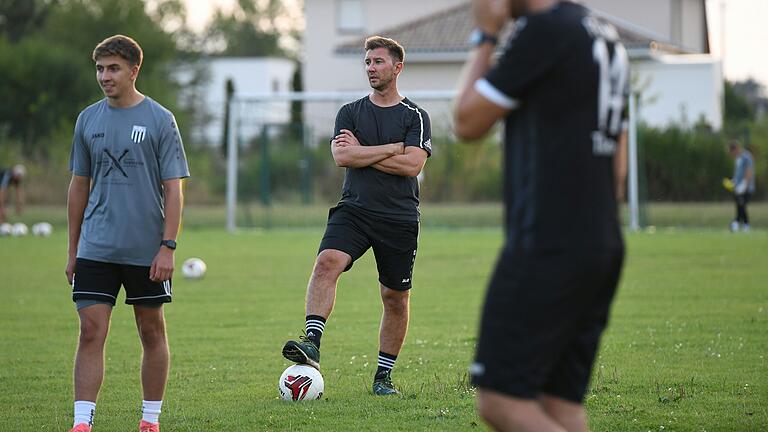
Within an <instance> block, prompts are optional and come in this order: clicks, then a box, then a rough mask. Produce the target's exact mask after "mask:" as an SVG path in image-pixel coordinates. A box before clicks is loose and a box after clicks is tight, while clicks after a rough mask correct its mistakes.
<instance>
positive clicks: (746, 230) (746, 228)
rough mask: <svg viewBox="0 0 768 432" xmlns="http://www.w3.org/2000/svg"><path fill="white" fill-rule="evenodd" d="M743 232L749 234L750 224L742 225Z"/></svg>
mask: <svg viewBox="0 0 768 432" xmlns="http://www.w3.org/2000/svg"><path fill="white" fill-rule="evenodd" d="M741 230H742V231H743V232H749V224H744V225H742V227H741Z"/></svg>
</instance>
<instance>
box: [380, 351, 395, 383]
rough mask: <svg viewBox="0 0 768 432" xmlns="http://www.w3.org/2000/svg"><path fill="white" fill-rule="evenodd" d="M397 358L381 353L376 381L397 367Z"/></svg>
mask: <svg viewBox="0 0 768 432" xmlns="http://www.w3.org/2000/svg"><path fill="white" fill-rule="evenodd" d="M395 361H397V356H396V355H392V354H387V353H385V352H383V351H379V367H378V369H376V379H379V378H383V377H384V376H386V375H387V374H389V372H390V371H391V370H392V368H393V367H395Z"/></svg>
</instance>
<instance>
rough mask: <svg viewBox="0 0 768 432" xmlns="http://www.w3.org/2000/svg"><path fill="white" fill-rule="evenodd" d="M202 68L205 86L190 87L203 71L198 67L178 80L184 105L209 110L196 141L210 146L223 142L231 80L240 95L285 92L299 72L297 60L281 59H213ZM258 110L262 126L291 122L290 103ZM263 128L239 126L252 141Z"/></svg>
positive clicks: (198, 126)
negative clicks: (295, 73)
mask: <svg viewBox="0 0 768 432" xmlns="http://www.w3.org/2000/svg"><path fill="white" fill-rule="evenodd" d="M201 66H202V69H203V70H202V73H203V74H204V79H203V83H202V85H199V86H193V85H190V83H191V81H192V80H193V79H195V77H196V74H197V73H200V72H201V71H200V70H195V69H194V68H190V69H185V70H183V71H181V72H179V73H178V74H177V76H176V79H177V80H178V82H179V83H180V84H181V87H182V95H181V96H182V98H183V99H185V102H183V104H184V103H186V104H192V103H194V104H195V105H196V106H197V107H198V109H202V110H204V111H205V115H203V116H202V117H203V118H202V119H199V121H198V123H197V124H195V125H193V127H192V130H191V134H192V138H193V139H194V140H196V141H203V142H207V143H208V144H209V145H220V144H221V143H222V139H223V133H224V132H223V120H224V112H225V104H226V85H227V80H232V84H233V85H234V91H235V93H236V94H254V93H260V94H265V93H282V92H287V91H290V90H291V80H292V79H293V74H294V72H295V70H296V63H295V62H294V61H293V60H289V59H285V58H277V57H211V58H209V59H205V60H203V61H202V63H201ZM192 89H194V91H192ZM191 98H196V100H190V99H191ZM258 109H260V110H262V111H263V112H262V113H261V115H260V116H259V117H260V118H261V119H262V123H287V122H288V120H289V118H290V104H289V103H288V102H272V103H270V104H269V105H265V106H262V107H259V108H258ZM260 126H261V125H257V124H253V123H248V124H246V123H245V122H244V123H243V124H241V125H239V130H238V132H239V134H240V138H242V139H250V138H252V137H253V136H255V135H256V134H257V133H258V131H259V130H260Z"/></svg>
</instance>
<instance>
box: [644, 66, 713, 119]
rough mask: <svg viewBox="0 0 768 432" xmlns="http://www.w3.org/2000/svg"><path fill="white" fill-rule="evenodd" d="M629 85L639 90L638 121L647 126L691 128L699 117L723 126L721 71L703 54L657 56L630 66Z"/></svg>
mask: <svg viewBox="0 0 768 432" xmlns="http://www.w3.org/2000/svg"><path fill="white" fill-rule="evenodd" d="M632 73H633V75H634V76H633V82H634V83H636V85H638V86H639V87H640V88H641V90H642V93H641V100H642V103H641V106H640V119H641V120H642V121H644V122H646V123H648V124H649V125H651V126H656V127H665V126H668V125H670V124H672V123H678V124H682V125H684V126H688V127H690V126H693V125H694V124H695V123H696V122H697V121H698V120H699V118H701V116H704V118H705V119H706V120H707V122H708V123H709V124H710V125H711V126H712V127H713V128H714V129H720V128H721V127H722V125H723V108H722V100H723V72H722V65H721V63H720V61H719V60H715V59H713V58H712V57H710V56H706V55H688V56H661V57H658V58H657V59H656V60H655V61H642V62H637V63H633V71H632Z"/></svg>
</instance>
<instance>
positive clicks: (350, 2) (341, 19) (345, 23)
mask: <svg viewBox="0 0 768 432" xmlns="http://www.w3.org/2000/svg"><path fill="white" fill-rule="evenodd" d="M363 7H364V5H363V0H336V12H337V16H336V30H337V31H338V32H339V33H362V32H363V31H364V30H365V13H364V12H365V11H364V10H363Z"/></svg>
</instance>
